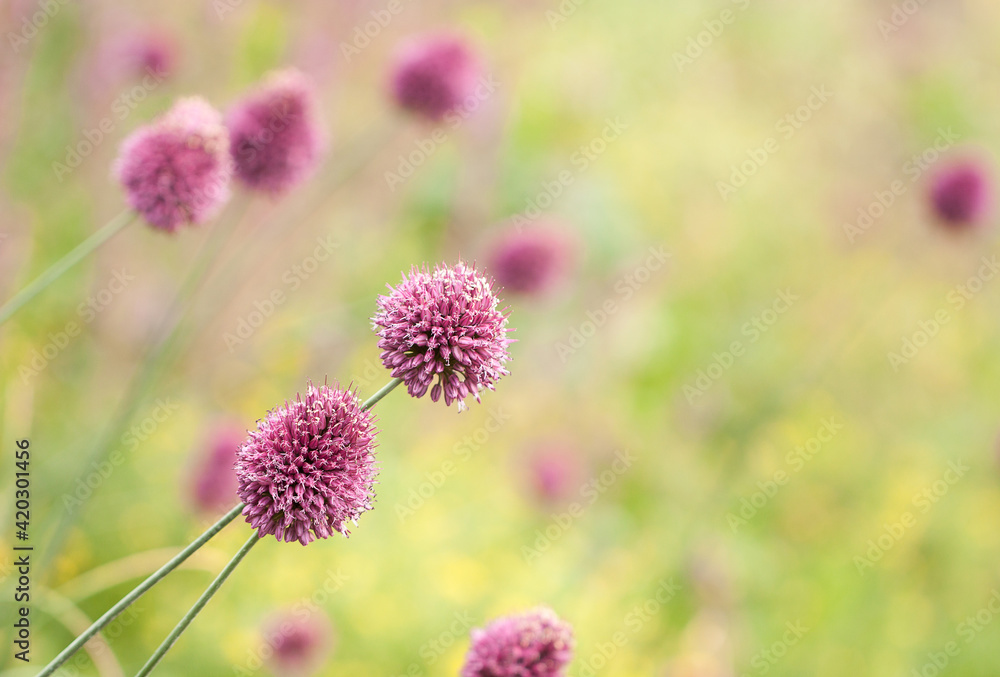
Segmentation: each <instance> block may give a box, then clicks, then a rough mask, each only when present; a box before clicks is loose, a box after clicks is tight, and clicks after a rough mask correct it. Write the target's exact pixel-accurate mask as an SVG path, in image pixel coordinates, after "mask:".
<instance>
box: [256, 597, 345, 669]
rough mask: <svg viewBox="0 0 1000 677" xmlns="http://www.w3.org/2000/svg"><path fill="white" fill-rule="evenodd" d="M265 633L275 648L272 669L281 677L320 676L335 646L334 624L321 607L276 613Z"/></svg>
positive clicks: (270, 619) (271, 661)
mask: <svg viewBox="0 0 1000 677" xmlns="http://www.w3.org/2000/svg"><path fill="white" fill-rule="evenodd" d="M262 632H263V635H264V640H265V641H266V642H267V643H268V644H269V645H270V646H271V649H272V651H271V655H270V658H268V659H267V665H268V668H269V669H270V670H271V672H273V673H274V674H275V675H278V677H307V676H308V675H313V674H315V673H317V672H318V671H319V669H320V668H321V667H323V663H324V662H325V660H326V658H327V656H329V654H330V652H331V651H332V649H333V645H334V636H333V625H332V624H331V623H330V619H329V618H327V616H326V614H324V613H323V612H322V611H320V610H319V609H318V608H314V609H312V610H297V611H296V612H294V613H288V612H286V613H281V614H276V615H275V616H272V617H271V618H269V619H268V620H267V621H266V622H265V623H264V626H263V629H262Z"/></svg>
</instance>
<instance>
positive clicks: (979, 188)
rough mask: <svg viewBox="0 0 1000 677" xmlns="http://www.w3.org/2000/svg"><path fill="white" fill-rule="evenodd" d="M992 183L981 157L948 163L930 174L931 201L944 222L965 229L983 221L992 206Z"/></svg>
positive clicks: (940, 219) (938, 216) (944, 224)
mask: <svg viewBox="0 0 1000 677" xmlns="http://www.w3.org/2000/svg"><path fill="white" fill-rule="evenodd" d="M992 192H993V191H992V186H991V180H990V176H989V173H988V172H987V170H986V167H985V166H984V165H983V164H982V163H981V162H979V161H978V160H972V159H965V160H958V161H954V162H951V163H949V164H948V165H946V166H943V167H941V168H940V169H938V170H937V171H936V172H935V173H934V175H933V176H932V177H931V182H930V191H929V199H930V205H931V208H932V210H933V212H934V215H935V216H936V217H937V220H938V221H939V222H940V223H941V225H942V226H944V227H946V228H949V229H953V230H966V229H968V228H972V227H975V226H979V225H982V224H983V222H984V221H985V220H986V219H987V218H988V217H989V212H990V208H991V207H992V200H993V195H992Z"/></svg>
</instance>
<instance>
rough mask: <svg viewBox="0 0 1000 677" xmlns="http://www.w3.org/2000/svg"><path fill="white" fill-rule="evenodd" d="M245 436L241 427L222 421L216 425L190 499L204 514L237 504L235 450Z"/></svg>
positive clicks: (200, 464) (195, 478)
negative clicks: (222, 422)
mask: <svg viewBox="0 0 1000 677" xmlns="http://www.w3.org/2000/svg"><path fill="white" fill-rule="evenodd" d="M245 439H246V432H245V431H244V430H243V429H242V428H240V427H239V426H236V425H233V424H223V425H220V426H218V427H216V428H215V429H214V430H213V431H212V433H211V435H210V437H209V440H208V444H207V445H206V446H205V449H204V455H203V457H202V458H201V459H199V463H198V466H197V468H196V469H195V472H194V475H193V481H192V483H191V501H192V503H193V504H194V506H195V508H196V509H197V510H198V511H199V512H202V513H215V512H219V511H222V510H225V509H227V508H232V507H233V505H235V503H236V487H237V484H236V471H235V470H234V469H233V466H234V465H235V463H236V450H237V449H239V448H240V445H241V444H243V440H245Z"/></svg>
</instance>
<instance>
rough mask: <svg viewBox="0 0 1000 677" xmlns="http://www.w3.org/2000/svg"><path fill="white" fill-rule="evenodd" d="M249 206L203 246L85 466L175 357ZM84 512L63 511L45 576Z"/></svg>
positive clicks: (110, 443) (116, 434) (101, 455)
mask: <svg viewBox="0 0 1000 677" xmlns="http://www.w3.org/2000/svg"><path fill="white" fill-rule="evenodd" d="M248 207H249V200H248V199H245V200H244V201H243V204H241V205H235V206H234V207H233V209H232V211H231V212H230V213H229V215H228V216H227V218H226V219H225V220H224V222H223V223H220V224H218V225H217V226H216V228H215V229H214V230H213V232H212V233H211V235H210V236H209V239H208V241H206V242H205V244H204V245H202V247H201V250H200V251H199V252H198V255H197V257H196V259H195V262H194V263H193V264H192V266H191V269H190V271H189V272H188V274H187V276H186V277H185V278H184V280H183V282H181V286H180V287H179V288H178V290H177V293H176V294H175V296H174V300H173V302H172V303H171V305H170V307H169V309H168V310H167V312H166V313H165V314H164V316H163V319H162V320H161V322H160V324H159V327H158V328H157V331H156V333H155V334H154V336H153V342H152V343H151V344H150V347H149V348H148V349H147V351H146V354H145V355H144V356H143V359H142V362H141V363H140V366H139V367H138V368H137V370H136V372H135V374H134V375H133V377H132V380H131V381H130V382H129V385H128V389H127V391H126V393H125V396H124V397H123V398H122V399H121V400H120V404H119V405H118V409H117V411H116V413H115V415H114V418H113V419H112V421H111V423H110V424H109V425H108V427H107V428H106V429H105V430H104V432H103V434H102V435H101V436H100V437H99V438H98V441H97V444H95V445H94V447H93V450H92V451H91V453H90V458H89V459H87V465H85V466H84V467H90V464H91V463H96V464H98V465H99V464H100V463H101V462H102V461H103V460H104V459H105V457H106V456H107V455H108V454H109V453H111V450H112V449H113V447H114V443H115V441H117V440H118V439H119V438H120V437H121V435H122V433H123V432H124V431H125V429H126V428H127V427H128V424H129V422H130V421H131V420H132V417H133V416H134V415H135V413H136V412H137V411H138V410H139V407H141V406H142V404H143V403H144V402H145V398H146V395H147V393H148V392H149V390H150V389H151V388H152V386H153V384H154V383H155V382H156V379H157V378H158V377H159V375H160V373H161V372H162V371H163V369H164V368H165V367H166V364H167V363H168V362H169V359H170V357H172V355H173V353H172V349H173V348H174V346H175V339H176V337H177V328H178V326H179V324H180V321H181V319H182V316H183V312H182V311H183V310H184V309H185V308H186V307H187V305H188V303H190V301H191V299H192V298H193V296H194V295H195V292H197V291H198V289H199V288H200V287H201V286H202V283H203V282H204V280H205V277H206V275H207V274H208V273H209V272H210V271H211V269H212V263H213V262H214V261H215V260H216V258H217V257H218V255H219V252H220V251H222V249H223V247H224V246H225V244H226V242H227V241H228V240H229V237H230V235H232V232H233V230H234V229H235V227H236V225H237V224H238V223H239V222H240V221H242V218H243V215H244V214H245V213H246V210H247V208H248ZM82 510H83V506H82V505H79V506H77V508H76V510H75V511H69V510H63V511H62V512H61V514H60V517H59V521H58V522H57V524H56V526H55V528H54V530H53V534H52V537H51V539H50V540H49V543H48V546H47V547H46V549H45V553H46V554H45V556H44V557H43V559H42V562H41V566H40V569H41V571H42V572H43V573H45V572H46V571H47V570H48V565H49V564H50V563H51V562H52V558H53V557H54V556H55V555H56V554H57V553H58V552H59V551H60V549H61V547H62V542H63V540H64V539H65V538H66V535H67V534H68V533H69V528H70V527H71V526H73V524H74V522H75V521H76V519H77V518H78V516H79V513H80V512H82Z"/></svg>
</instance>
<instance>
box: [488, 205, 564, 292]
mask: <svg viewBox="0 0 1000 677" xmlns="http://www.w3.org/2000/svg"><path fill="white" fill-rule="evenodd" d="M573 249H574V247H573V242H572V239H571V236H570V234H569V232H568V231H567V230H566V229H565V228H562V227H560V226H558V225H556V224H554V223H542V224H537V225H534V226H531V227H529V228H526V229H523V230H520V229H517V228H515V227H508V228H507V229H506V230H505V231H504V232H503V233H502V234H501V235H500V237H499V238H497V239H496V240H495V241H494V242H493V243H492V245H491V248H490V252H489V257H488V269H489V271H490V273H491V274H492V275H493V276H494V277H495V278H496V281H497V282H498V283H499V284H500V286H501V287H502V289H503V290H504V291H509V292H511V293H513V294H520V295H528V296H537V295H542V294H545V293H546V292H548V291H551V290H552V289H553V288H554V287H555V286H557V285H558V284H559V282H560V281H561V280H562V279H563V278H564V277H565V275H566V274H567V272H568V270H569V269H570V267H571V265H572V261H573V258H574V251H573Z"/></svg>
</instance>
